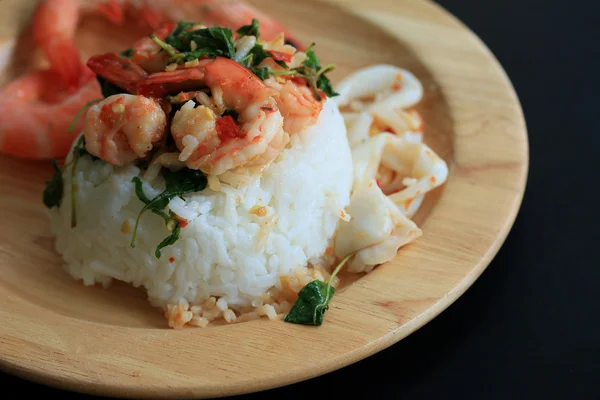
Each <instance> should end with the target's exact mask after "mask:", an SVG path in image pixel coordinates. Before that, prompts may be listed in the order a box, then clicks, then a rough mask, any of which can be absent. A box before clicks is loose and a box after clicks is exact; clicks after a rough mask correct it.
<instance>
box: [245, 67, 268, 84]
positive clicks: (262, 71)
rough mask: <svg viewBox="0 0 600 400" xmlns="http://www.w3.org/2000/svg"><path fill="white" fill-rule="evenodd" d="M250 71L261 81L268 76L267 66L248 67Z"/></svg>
mask: <svg viewBox="0 0 600 400" xmlns="http://www.w3.org/2000/svg"><path fill="white" fill-rule="evenodd" d="M250 71H252V72H253V73H254V75H256V76H258V77H259V78H260V79H261V80H263V81H264V80H265V79H267V78H268V77H269V68H250Z"/></svg>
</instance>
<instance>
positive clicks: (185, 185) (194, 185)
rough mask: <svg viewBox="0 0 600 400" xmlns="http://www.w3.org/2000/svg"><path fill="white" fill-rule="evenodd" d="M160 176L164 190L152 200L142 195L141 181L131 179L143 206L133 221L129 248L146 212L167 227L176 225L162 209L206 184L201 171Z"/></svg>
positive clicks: (169, 173) (165, 173) (132, 245)
mask: <svg viewBox="0 0 600 400" xmlns="http://www.w3.org/2000/svg"><path fill="white" fill-rule="evenodd" d="M162 175H163V178H164V179H165V186H166V188H165V190H164V191H163V192H162V193H161V194H159V195H158V196H156V197H155V198H153V199H152V200H150V199H148V198H147V196H146V195H145V194H144V192H143V190H142V181H141V180H140V179H139V178H138V177H137V176H136V177H133V179H132V182H133V183H134V184H135V193H136V195H137V196H138V198H139V199H140V200H141V201H142V202H143V203H145V205H144V207H143V208H142V210H141V211H140V212H139V214H138V216H137V219H136V221H135V227H134V229H133V235H132V237H131V247H135V238H136V235H137V230H138V227H139V223H140V219H141V218H142V215H143V214H144V213H145V212H146V211H148V210H150V211H152V212H153V213H155V214H157V215H159V216H160V217H162V218H163V219H164V220H165V223H166V224H167V226H169V224H171V223H173V222H175V223H177V221H176V220H175V219H174V218H173V216H170V215H167V213H165V212H164V209H165V208H166V207H167V206H168V205H169V202H170V201H171V199H173V198H174V197H177V196H182V195H184V194H187V193H192V192H198V191H201V190H203V189H204V188H205V187H206V183H207V180H206V176H205V175H204V174H203V173H202V172H201V171H198V170H192V169H188V168H184V169H181V170H179V171H177V172H172V171H169V170H167V171H165V172H163V174H162ZM178 226H179V224H178V223H177V227H178ZM171 236H173V235H172V234H171ZM173 237H174V236H173ZM177 237H178V236H177ZM171 240H173V239H171ZM175 240H176V239H175ZM163 242H164V241H163ZM166 243H167V244H165V246H166V245H168V243H170V242H166ZM163 247H164V246H163ZM159 254H160V252H159Z"/></svg>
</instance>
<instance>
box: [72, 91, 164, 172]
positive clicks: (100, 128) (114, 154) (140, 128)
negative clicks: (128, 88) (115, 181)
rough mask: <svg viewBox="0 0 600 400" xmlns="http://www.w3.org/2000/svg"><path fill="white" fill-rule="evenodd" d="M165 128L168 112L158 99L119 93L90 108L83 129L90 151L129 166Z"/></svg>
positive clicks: (144, 154) (143, 154)
mask: <svg viewBox="0 0 600 400" xmlns="http://www.w3.org/2000/svg"><path fill="white" fill-rule="evenodd" d="M166 128H167V115H166V114H165V111H164V110H163V108H162V107H161V105H160V104H159V102H158V101H157V100H155V99H149V98H146V97H143V96H134V95H130V94H117V95H113V96H110V97H107V98H106V99H104V100H103V101H101V102H100V103H98V104H95V105H94V106H92V107H91V108H90V109H89V111H88V113H87V115H86V118H85V125H84V127H83V132H84V135H85V144H86V149H87V151H89V152H90V154H93V155H95V156H96V157H99V158H101V159H103V160H105V161H107V162H109V163H111V164H113V165H126V164H129V163H131V162H133V161H135V160H136V159H138V158H143V157H145V156H146V155H147V154H148V152H149V151H150V150H152V147H153V146H154V145H155V144H156V143H157V142H159V141H160V140H161V139H162V138H163V137H164V136H165V134H166Z"/></svg>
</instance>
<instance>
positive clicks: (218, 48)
mask: <svg viewBox="0 0 600 400" xmlns="http://www.w3.org/2000/svg"><path fill="white" fill-rule="evenodd" d="M191 26H193V25H191ZM191 26H189V27H191ZM189 27H188V28H189ZM186 29H187V28H186ZM192 40H193V41H194V43H195V44H196V48H195V49H194V50H192V48H191V42H192ZM165 42H166V43H167V44H168V45H171V46H173V47H174V48H175V49H176V50H177V51H179V52H181V53H184V57H185V59H186V60H188V61H190V60H194V59H197V58H199V57H201V56H209V57H216V56H225V57H228V58H233V56H234V54H235V44H234V40H233V32H232V31H231V29H227V28H221V27H218V26H215V27H213V28H205V29H196V30H193V31H185V30H182V31H181V32H179V31H178V29H177V28H176V29H175V30H174V31H173V33H171V35H169V36H167V38H166V39H165Z"/></svg>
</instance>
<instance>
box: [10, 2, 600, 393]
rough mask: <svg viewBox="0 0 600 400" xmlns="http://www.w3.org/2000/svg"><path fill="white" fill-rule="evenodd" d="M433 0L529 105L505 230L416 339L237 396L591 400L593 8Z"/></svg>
mask: <svg viewBox="0 0 600 400" xmlns="http://www.w3.org/2000/svg"><path fill="white" fill-rule="evenodd" d="M390 1H403V0H390ZM439 3H440V4H441V5H443V6H444V7H446V8H447V9H448V10H449V11H450V12H452V13H453V14H455V15H456V16H457V17H458V18H460V19H461V20H462V21H463V22H465V23H466V24H467V25H468V26H469V27H470V28H471V29H472V30H473V31H475V33H477V34H478V35H479V36H480V37H481V38H482V39H483V40H484V42H485V43H486V44H487V45H488V46H489V47H490V49H491V50H492V51H493V52H494V54H495V55H496V56H497V57H498V59H499V60H500V62H501V63H502V65H503V66H504V68H505V69H506V71H507V73H508V75H509V77H510V78H511V80H512V82H513V84H514V86H515V88H516V90H517V92H518V95H519V97H520V100H521V103H522V106H523V109H524V112H525V117H526V120H527V125H528V129H529V140H530V157H531V160H530V162H531V165H530V171H529V178H528V185H527V191H526V193H525V198H524V201H523V205H522V208H521V211H520V213H519V216H518V218H517V221H516V223H515V225H514V228H513V230H512V231H511V233H510V235H509V237H508V238H507V240H506V242H505V244H504V246H503V247H502V249H501V250H500V252H499V253H498V255H497V257H496V258H495V259H494V261H493V262H492V263H491V264H490V266H489V267H488V269H487V270H486V271H485V272H484V273H483V275H482V276H481V278H480V279H479V280H478V281H476V283H475V284H474V285H473V286H472V287H471V288H470V289H469V290H468V291H467V292H466V293H465V294H464V295H463V296H462V297H461V298H460V299H459V300H457V301H456V302H455V303H454V304H453V305H452V306H451V307H449V308H448V309H447V310H446V311H445V312H443V313H442V314H441V315H440V316H439V317H437V318H436V319H434V320H433V321H432V322H430V323H429V324H427V325H426V326H425V327H423V328H421V329H420V330H419V331H417V332H416V333H414V334H413V335H411V336H409V337H408V338H406V339H404V340H402V341H400V342H399V343H398V344H396V345H394V346H392V347H390V348H388V349H387V350H384V351H382V352H380V353H378V354H376V355H374V356H372V357H370V358H367V359H365V360H363V361H361V362H358V363H356V364H353V365H351V366H349V367H346V368H343V369H341V370H338V371H336V372H332V373H330V374H327V375H325V376H322V377H319V378H315V379H312V380H310V381H306V382H303V383H299V384H295V385H291V386H288V387H284V388H280V389H274V390H270V391H266V392H261V393H256V394H252V395H248V396H240V397H239V398H240V399H244V398H247V399H259V398H261V399H262V398H267V399H271V398H272V399H276V398H309V397H319V398H320V397H325V396H327V397H330V396H336V395H340V394H342V392H343V391H344V390H345V389H348V388H349V389H350V391H351V393H354V394H356V395H357V396H359V397H361V398H367V397H368V398H377V399H383V398H386V399H387V398H401V399H437V398H455V397H456V398H469V399H470V398H477V399H481V398H485V399H508V398H511V399H521V398H523V399H533V398H540V399H541V398H546V399H554V398H560V399H600V323H599V322H598V318H599V317H600V300H599V299H598V297H597V295H595V293H594V289H597V288H598V287H599V286H600V262H599V261H598V253H597V252H594V251H592V244H595V243H596V242H598V239H600V234H598V227H599V226H600V225H599V222H600V219H599V218H598V208H600V207H598V206H597V203H598V201H597V200H598V198H599V197H598V195H597V194H596V193H597V192H598V189H597V188H598V178H599V177H600V176H599V174H598V171H599V168H598V166H597V160H598V159H599V157H597V154H598V149H599V148H600V129H599V125H600V112H599V111H598V110H599V105H600V101H599V91H600V78H599V76H600V17H599V16H600V7H599V6H598V5H597V4H595V3H596V2H595V1H592V0H590V1H589V2H583V1H553V0H546V1H542V0H521V1H518V0H440V1H439ZM440 40H443V38H440ZM597 247H598V245H596V248H597ZM0 384H2V386H3V387H4V388H3V391H4V393H3V395H2V396H1V397H3V398H13V397H16V396H17V395H18V396H23V395H26V394H34V393H35V394H38V395H44V396H47V395H53V394H58V395H60V396H61V397H63V398H64V397H69V398H71V397H79V396H78V395H75V394H70V393H65V392H61V391H59V390H56V389H51V388H46V387H44V386H40V385H35V384H32V383H29V382H27V381H23V380H20V379H17V378H14V377H12V376H9V375H2V374H0ZM6 385H10V386H9V387H7V386H6ZM12 385H15V387H12ZM11 388H12V389H16V390H14V394H11V392H13V391H12V390H9V392H6V390H7V389H11ZM17 393H18V394H17ZM5 396H6V397H5ZM81 398H85V397H84V396H81ZM87 398H89V397H87Z"/></svg>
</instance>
